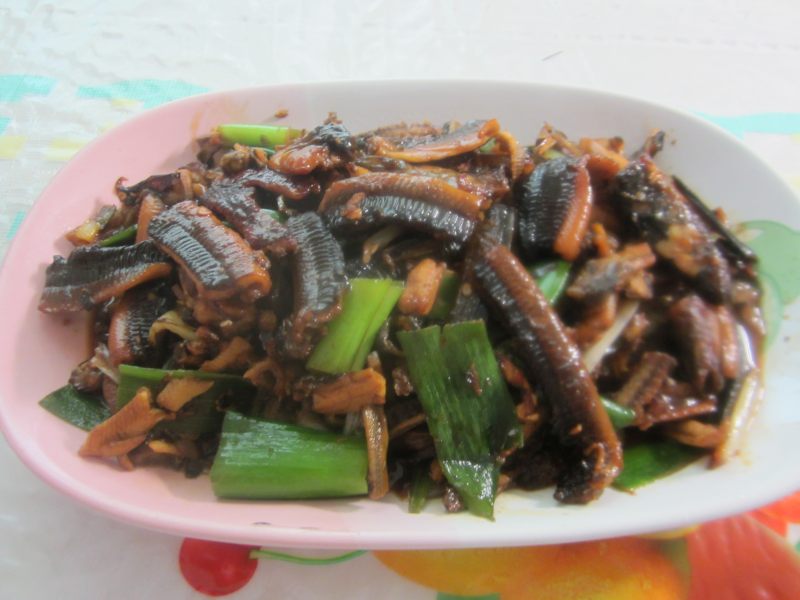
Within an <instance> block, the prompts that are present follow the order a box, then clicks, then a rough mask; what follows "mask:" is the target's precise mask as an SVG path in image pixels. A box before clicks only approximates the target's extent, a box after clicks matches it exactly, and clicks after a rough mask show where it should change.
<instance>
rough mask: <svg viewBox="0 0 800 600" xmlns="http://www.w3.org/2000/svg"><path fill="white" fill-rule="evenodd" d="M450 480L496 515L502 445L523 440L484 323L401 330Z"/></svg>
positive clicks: (473, 503) (476, 505)
mask: <svg viewBox="0 0 800 600" xmlns="http://www.w3.org/2000/svg"><path fill="white" fill-rule="evenodd" d="M398 339H399V341H400V345H401V346H402V347H403V350H404V352H405V355H406V359H407V361H408V370H409V375H410V376H411V381H412V382H413V383H414V387H415V388H416V390H417V393H418V395H419V399H420V402H421V403H422V406H423V408H424V409H425V413H426V415H427V420H428V427H429V428H430V430H431V434H432V435H433V438H434V440H435V442H436V454H437V456H438V458H439V463H440V464H441V466H442V470H443V472H444V474H445V477H447V480H448V481H449V482H450V484H451V485H452V486H453V487H454V488H455V489H456V490H458V492H459V494H460V495H461V497H462V498H463V499H464V502H465V503H466V505H467V508H468V509H469V510H470V511H471V512H472V513H474V514H476V515H479V516H483V517H487V518H492V517H493V514H494V500H495V496H496V495H497V478H498V474H499V465H498V460H497V456H498V454H499V452H501V451H502V450H505V449H508V448H512V447H514V446H517V445H519V443H520V442H521V437H520V436H521V431H520V428H519V424H518V422H517V417H516V414H515V412H514V403H513V401H512V399H511V395H510V394H509V392H508V388H507V387H506V383H505V380H504V379H503V377H502V375H501V373H500V368H499V366H498V365H497V359H496V358H495V355H494V351H493V350H492V345H491V343H490V342H489V336H488V335H487V333H486V326H485V324H484V323H483V321H467V322H464V323H457V324H454V325H446V326H445V327H444V328H440V327H438V326H433V327H427V328H425V329H420V330H417V331H403V332H399V333H398Z"/></svg>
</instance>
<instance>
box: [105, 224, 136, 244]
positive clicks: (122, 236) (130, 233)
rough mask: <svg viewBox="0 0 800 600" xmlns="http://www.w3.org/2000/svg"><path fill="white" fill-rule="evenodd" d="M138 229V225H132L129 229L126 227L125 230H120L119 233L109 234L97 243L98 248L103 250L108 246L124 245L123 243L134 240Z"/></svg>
mask: <svg viewBox="0 0 800 600" xmlns="http://www.w3.org/2000/svg"><path fill="white" fill-rule="evenodd" d="M138 229H139V227H138V225H136V223H134V224H133V225H131V226H130V227H126V228H125V229H120V230H119V231H117V232H115V233H113V234H111V235H110V236H108V237H107V238H103V239H102V240H100V241H99V242H97V245H98V246H103V247H104V248H106V247H108V246H119V245H120V244H124V243H125V242H129V241H131V240H133V239H135V238H136V231H137V230H138Z"/></svg>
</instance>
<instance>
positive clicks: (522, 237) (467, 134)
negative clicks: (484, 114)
mask: <svg viewBox="0 0 800 600" xmlns="http://www.w3.org/2000/svg"><path fill="white" fill-rule="evenodd" d="M197 143H198V145H199V152H198V153H197V160H196V161H195V162H192V163H191V164H188V165H186V166H184V167H182V168H180V169H178V170H177V171H175V172H174V173H166V174H157V175H152V176H150V177H147V178H146V179H144V180H143V181H140V182H138V183H135V184H133V185H129V184H128V182H127V181H126V180H125V179H119V180H118V181H117V183H116V185H115V187H114V191H115V193H116V196H117V197H118V199H119V202H118V203H117V204H115V205H113V206H104V207H103V208H102V209H100V211H99V212H98V213H97V214H96V215H94V216H93V217H91V218H89V219H88V220H87V221H85V222H84V223H82V224H80V225H78V226H77V227H76V228H75V229H73V230H72V231H70V232H69V233H67V236H66V237H67V239H68V240H69V241H70V242H71V243H72V244H73V245H74V249H73V250H72V251H71V252H70V253H69V255H68V256H66V257H60V256H58V257H56V258H55V259H54V261H53V263H52V264H51V265H50V266H49V267H47V270H46V276H45V283H44V290H43V292H42V296H41V301H40V304H39V309H40V310H41V311H43V312H45V313H64V312H67V313H69V312H76V311H88V314H89V320H90V323H91V338H92V347H91V351H90V354H91V356H88V357H87V359H86V360H85V361H84V362H82V363H81V364H79V365H78V366H77V367H76V368H75V370H74V371H73V372H72V374H71V376H70V378H69V382H68V384H67V385H66V386H64V387H62V388H60V389H59V390H57V391H55V392H53V393H52V394H50V395H49V396H47V397H46V398H45V399H44V400H43V401H42V404H43V406H44V407H45V408H47V409H48V410H50V411H51V412H53V413H55V414H56V415H58V416H60V417H61V418H63V419H64V420H66V421H68V422H70V423H72V424H74V425H77V426H79V427H81V428H83V429H85V430H86V431H87V432H88V434H87V436H86V439H85V442H84V443H83V445H82V446H81V447H80V450H79V452H80V454H81V456H85V457H97V458H103V459H107V460H110V461H112V462H114V463H115V464H116V465H118V467H120V468H122V469H136V468H142V467H148V466H162V467H163V466H166V467H170V468H174V469H178V470H181V471H183V472H184V473H185V474H186V476H188V477H196V476H199V475H202V474H206V473H208V474H210V480H211V485H212V486H213V489H214V492H215V494H216V495H217V496H218V497H220V498H250V499H276V498H280V499H304V498H326V497H348V496H359V495H368V496H369V497H370V498H372V499H380V498H382V497H384V496H385V495H387V494H389V493H390V492H392V491H394V492H395V493H396V494H398V495H399V496H400V497H402V498H408V503H409V510H410V511H412V512H418V511H420V510H421V509H422V507H423V506H424V505H425V503H426V502H428V501H429V500H430V499H433V498H439V499H440V501H441V502H443V503H444V506H445V508H446V509H447V510H448V511H450V512H455V511H459V510H469V511H470V512H472V513H474V514H476V515H479V516H483V517H488V518H491V517H492V516H493V511H494V503H495V498H496V496H497V494H499V493H500V492H502V491H504V490H507V489H523V490H530V489H538V488H544V487H551V486H554V488H555V498H556V499H557V500H558V501H560V502H564V503H576V504H584V503H587V502H590V501H592V500H594V499H596V498H598V497H599V496H600V495H601V494H602V493H603V491H604V490H605V489H606V488H607V487H609V486H614V487H617V488H619V489H623V490H632V489H635V488H637V487H639V486H641V485H644V484H646V483H649V482H650V481H652V480H654V479H656V478H658V477H662V476H664V475H668V474H670V473H672V472H674V471H676V470H677V469H679V468H682V467H684V466H686V465H688V464H690V463H692V462H694V461H696V460H697V459H698V458H700V457H702V456H706V459H707V461H708V464H709V466H711V467H714V466H718V465H720V464H722V463H724V462H725V461H726V460H728V459H729V458H730V457H731V456H733V455H734V454H735V453H736V452H737V450H738V448H739V447H740V445H741V441H742V437H743V435H744V432H745V429H746V426H747V423H748V421H749V420H750V417H751V416H752V414H753V412H754V411H755V409H756V406H757V404H758V400H759V397H760V389H761V385H760V380H761V375H760V364H759V355H760V352H759V349H760V347H761V343H762V339H763V337H764V323H763V319H762V314H761V308H760V297H761V293H760V289H759V286H758V281H757V279H756V275H755V273H756V259H755V256H754V255H753V253H752V252H751V251H750V250H749V249H748V248H747V247H746V246H745V245H743V244H742V243H741V242H740V241H739V240H738V239H737V238H736V236H735V235H734V234H733V233H732V232H731V230H730V229H729V227H728V224H727V223H726V217H725V215H724V213H722V211H720V210H712V209H710V208H708V207H707V206H706V205H705V204H704V203H703V201H702V200H701V199H700V198H698V197H697V195H695V194H694V193H693V192H692V191H691V190H690V189H689V188H688V187H687V186H686V185H685V184H684V183H683V182H682V181H681V180H679V179H678V178H677V177H674V176H672V175H670V174H668V173H665V172H664V171H663V170H662V169H661V168H660V167H659V166H658V163H657V154H658V153H659V151H660V150H661V148H662V146H663V144H664V134H663V133H661V132H655V133H653V134H652V135H651V136H650V137H648V138H647V139H646V140H644V143H643V145H642V146H641V147H640V148H636V149H634V150H633V151H629V150H628V149H626V148H625V146H624V142H623V140H622V139H620V138H616V137H615V138H604V139H596V138H581V139H578V140H577V141H575V140H574V139H569V138H568V137H567V136H566V135H565V134H564V133H562V132H560V131H558V130H556V129H554V128H553V127H551V126H549V125H545V126H544V127H543V128H542V129H541V131H540V133H539V134H538V138H537V139H536V140H535V141H534V143H533V144H532V145H528V146H526V145H524V144H523V143H520V142H519V141H517V139H515V137H514V136H513V135H512V134H511V133H510V132H508V131H506V130H504V129H503V128H502V127H501V125H500V123H499V122H498V121H497V120H496V119H489V120H474V121H468V122H466V123H461V124H459V123H457V122H449V123H446V124H444V125H443V126H441V127H439V126H435V125H431V124H429V123H415V124H404V123H401V124H397V125H391V126H387V127H381V128H379V129H375V130H372V131H368V132H366V133H361V134H353V133H351V132H350V131H349V130H348V129H347V127H346V126H345V125H344V124H343V123H342V122H340V121H339V120H338V119H337V117H336V116H335V115H331V116H330V117H329V118H328V119H327V120H326V121H325V122H324V123H323V124H322V125H320V126H318V127H316V128H314V129H311V130H309V131H300V130H296V129H292V128H288V127H278V126H264V125H221V126H219V127H218V128H217V129H216V130H215V131H214V132H212V134H211V135H210V136H209V137H206V138H204V139H200V140H198V141H197Z"/></svg>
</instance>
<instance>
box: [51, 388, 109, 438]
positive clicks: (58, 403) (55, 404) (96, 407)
mask: <svg viewBox="0 0 800 600" xmlns="http://www.w3.org/2000/svg"><path fill="white" fill-rule="evenodd" d="M39 405H40V406H41V407H42V408H44V409H45V410H47V411H49V412H51V413H52V414H54V415H55V416H57V417H58V418H59V419H61V420H62V421H66V422H67V423H69V424H70V425H74V426H75V427H80V428H81V429H83V430H84V431H89V430H91V429H93V428H94V427H95V426H96V425H99V424H100V423H102V422H103V421H105V420H106V419H107V418H108V417H110V416H111V411H109V410H108V407H107V406H106V405H105V404H104V403H103V401H102V400H101V399H100V398H97V397H95V396H91V395H89V394H84V393H83V392H79V391H78V390H76V389H75V388H74V387H72V386H71V385H65V386H64V387H62V388H58V389H57V390H56V391H54V392H51V393H49V394H47V396H45V397H44V398H42V399H41V400H40V401H39Z"/></svg>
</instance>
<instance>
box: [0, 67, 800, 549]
mask: <svg viewBox="0 0 800 600" xmlns="http://www.w3.org/2000/svg"><path fill="white" fill-rule="evenodd" d="M278 109H288V111H289V117H288V119H286V120H285V122H286V123H291V124H293V125H295V126H300V127H311V126H314V125H316V124H318V123H320V122H321V121H322V120H323V119H324V118H325V117H326V116H327V114H328V112H329V111H335V112H337V113H338V114H339V116H340V117H341V118H342V119H343V120H344V122H345V123H346V124H347V126H348V127H349V128H350V129H351V130H353V131H360V130H365V129H368V128H371V127H375V126H378V125H383V124H388V123H392V122H396V121H401V120H405V121H414V120H422V119H429V120H431V121H433V122H434V123H436V122H445V121H446V120H449V119H459V120H466V119H469V118H478V117H481V118H488V117H497V118H499V119H500V121H501V123H502V124H503V126H504V127H505V128H506V129H509V130H510V131H512V132H513V133H514V134H515V135H516V136H517V137H518V139H520V140H522V141H533V140H534V139H535V137H536V134H537V132H538V130H539V128H540V126H541V124H542V122H543V121H545V120H546V121H548V122H550V123H553V124H555V125H556V126H557V127H558V128H560V129H562V130H563V131H565V132H566V133H567V134H569V135H570V136H571V137H579V136H592V137H594V136H611V135H621V136H623V137H624V138H625V140H626V142H627V143H628V147H629V148H633V147H636V146H637V145H638V144H640V143H641V142H642V140H643V139H644V137H645V136H646V134H647V133H648V132H649V131H650V130H651V129H653V128H662V129H664V130H666V132H667V133H668V134H669V136H670V140H671V141H672V142H673V143H670V144H668V145H667V147H666V149H665V150H664V152H663V154H662V155H660V157H659V163H660V164H661V165H662V166H663V167H665V168H666V169H667V170H670V171H672V172H675V173H677V174H679V175H680V176H681V177H682V178H683V180H684V181H686V182H687V183H688V185H689V186H690V187H692V188H693V189H694V190H695V191H697V192H698V193H699V194H700V195H701V196H702V197H704V198H706V199H708V200H709V201H710V203H712V204H714V205H719V206H722V207H724V208H725V210H726V212H727V213H728V215H729V216H730V217H731V218H732V219H734V220H736V221H739V222H748V223H749V231H747V232H745V233H746V234H747V235H749V236H751V237H754V238H755V240H754V244H755V245H756V246H757V247H758V249H759V250H760V251H761V252H762V255H763V258H764V263H763V267H762V268H763V270H764V272H765V273H766V274H767V282H768V284H769V285H768V286H767V292H768V293H767V303H768V307H769V309H770V311H771V315H772V317H773V321H772V323H773V326H772V335H771V339H772V344H771V348H770V351H769V355H768V366H767V377H766V402H765V405H764V407H763V409H762V410H761V412H760V414H759V417H758V419H757V422H756V423H755V425H754V427H753V430H752V433H751V434H750V436H749V440H748V444H747V446H746V448H745V450H744V452H743V453H742V455H741V456H740V457H739V458H737V459H736V460H734V461H733V462H731V463H730V464H728V465H726V466H725V467H723V468H720V469H716V470H713V471H709V470H706V469H705V468H704V466H702V465H700V464H698V465H695V466H692V467H690V468H688V469H686V470H684V471H681V472H680V473H678V474H676V475H674V476H672V477H669V478H667V479H664V480H662V481H660V482H658V483H656V484H653V485H651V486H649V487H646V488H643V489H642V490H641V491H639V492H637V493H636V494H635V495H630V494H624V493H620V492H616V491H613V490H609V491H607V492H606V493H605V494H604V495H603V497H602V498H601V499H600V500H599V501H597V502H594V503H592V504H590V505H588V506H560V505H558V504H556V503H555V502H554V501H553V499H552V490H545V491H541V492H537V493H521V492H511V493H506V494H502V495H501V496H500V497H499V499H498V502H497V509H496V520H495V521H494V522H491V521H487V520H483V519H479V518H476V517H473V516H470V515H469V514H456V515H448V514H444V513H443V511H442V510H441V509H440V507H439V503H438V502H432V503H430V506H429V507H428V508H427V509H426V511H425V512H423V513H422V514H419V515H411V514H408V513H407V511H406V507H405V503H404V502H402V501H399V500H398V499H396V498H393V497H390V498H386V499H385V500H383V501H381V502H372V501H368V500H335V501H317V502H220V501H217V500H216V499H215V498H214V496H213V494H212V493H211V486H210V484H209V481H208V479H207V478H206V477H200V478H198V479H192V480H190V479H186V478H184V477H183V476H182V475H180V474H178V473H172V472H168V471H166V470H161V469H139V470H137V471H134V472H131V473H127V472H122V471H119V470H117V469H115V468H112V467H110V466H108V465H106V464H102V463H100V462H95V461H90V460H84V459H81V458H79V457H78V455H77V449H78V447H79V446H80V444H81V442H82V439H83V433H82V432H81V431H79V430H77V429H74V428H72V427H70V426H69V425H67V424H65V423H63V422H61V421H59V420H58V419H56V418H55V417H53V416H52V415H50V414H49V413H47V412H45V411H44V410H42V409H41V408H40V407H39V406H38V404H37V402H38V400H39V399H40V398H41V397H42V396H44V395H45V394H46V393H48V392H50V391H51V390H53V389H55V388H57V387H60V386H61V385H63V384H64V382H65V381H66V380H67V377H68V375H69V373H70V370H71V369H72V368H73V366H74V365H76V364H77V363H78V362H79V361H81V360H83V359H84V358H85V353H86V348H85V344H84V339H85V335H84V329H83V327H82V323H81V321H80V320H79V319H73V318H70V319H64V318H56V317H53V316H48V315H43V314H41V313H39V312H38V311H37V310H36V304H37V299H38V296H39V293H40V290H41V288H42V283H43V280H44V269H45V266H46V265H47V264H49V263H50V261H51V259H52V256H53V255H54V254H63V253H66V252H68V250H69V248H68V246H67V244H66V243H65V242H64V241H63V234H64V232H65V231H66V229H67V228H68V226H74V225H75V224H77V223H79V222H81V221H82V220H83V219H84V218H86V217H87V216H88V215H89V214H91V213H92V212H93V210H94V209H95V208H96V206H98V205H100V204H102V203H109V202H113V201H114V195H113V193H112V187H113V184H114V181H115V180H116V179H117V178H118V177H119V176H125V177H127V178H128V179H129V180H130V181H137V180H139V179H141V178H144V177H146V176H147V175H150V174H152V173H160V172H164V171H168V170H171V169H174V168H175V167H178V166H180V165H182V164H184V163H186V162H188V161H190V160H192V159H193V154H194V147H193V143H192V140H193V139H194V138H196V137H197V136H199V135H203V134H206V133H207V132H208V131H209V130H210V129H211V128H212V127H214V126H215V125H217V124H219V123H222V122H248V121H249V122H264V121H268V120H269V119H271V118H272V115H274V113H275V112H276V111H277V110H278ZM799 226H800V205H798V203H797V201H796V198H795V197H794V195H793V193H792V192H791V190H790V189H789V188H788V187H787V186H786V185H785V184H784V183H783V182H782V181H781V180H780V178H779V177H778V176H777V175H775V174H774V173H773V172H772V171H771V170H770V169H769V168H768V167H767V166H766V165H765V164H764V163H763V162H762V161H761V160H760V159H758V158H757V157H756V156H754V155H753V154H752V153H751V152H750V151H748V150H747V149H746V148H745V147H744V146H743V145H742V144H741V143H740V142H739V141H737V140H736V139H735V138H733V137H731V136H729V135H728V134H726V133H724V132H723V131H721V130H719V129H717V128H716V127H714V126H712V125H710V124H708V123H706V122H704V121H702V120H700V119H698V118H695V117H693V116H691V115H688V114H684V113H681V112H677V111H675V110H671V109H668V108H664V107H661V106H658V105H656V104H652V103H649V102H643V101H640V100H635V99H632V98H626V97H621V96H615V95H610V94H606V93H600V92H595V91H588V90H581V89H571V88H561V87H552V86H543V85H535V84H526V83H499V82H468V81H463V82H445V81H439V82H381V83H367V82H363V83H326V84H308V85H288V86H279V87H262V88H252V89H245V90H240V91H233V92H223V93H217V94H209V95H204V96H196V97H192V98H188V99H186V100H181V101H178V102H174V103H172V104H168V105H165V106H162V107H160V108H157V109H155V110H152V111H149V112H146V113H143V114H141V115H139V116H137V117H136V118H134V119H132V120H130V121H128V122H126V123H124V124H122V125H121V126H119V127H117V128H116V129H114V130H113V131H111V132H109V133H108V134H106V135H104V136H103V137H101V138H100V139H98V140H97V141H95V142H94V143H93V144H91V145H89V146H88V147H87V148H86V149H84V150H83V151H82V152H81V153H80V154H79V155H78V156H76V157H75V158H74V159H73V160H72V162H70V163H69V164H68V165H67V166H66V167H65V168H64V169H63V170H62V171H61V172H60V173H59V174H58V176H57V177H56V178H55V179H54V180H53V182H52V183H51V184H50V185H49V187H48V188H47V189H46V190H45V192H44V193H43V194H42V196H41V198H40V199H39V201H38V202H37V204H36V205H35V207H34V208H33V210H32V211H31V213H30V215H29V216H28V218H27V219H26V221H25V223H24V224H23V225H22V227H21V228H20V230H19V233H18V234H17V236H16V239H15V240H14V243H13V245H12V247H11V249H10V250H9V252H8V255H7V257H6V260H5V264H4V266H3V270H2V273H1V274H0V315H2V317H3V319H4V322H5V326H4V329H3V335H2V339H0V422H1V423H2V427H3V430H4V432H5V435H6V436H7V438H8V440H9V442H10V444H11V446H12V447H13V448H14V450H15V451H16V452H17V453H18V454H19V456H20V457H21V458H22V460H23V461H24V462H25V463H26V464H27V465H28V466H29V467H30V468H31V469H32V470H33V471H35V472H36V473H37V474H38V475H39V476H41V477H42V478H43V479H44V480H46V481H47V482H48V483H50V484H51V485H53V486H54V487H56V488H57V489H58V490H60V491H62V492H64V493H65V494H67V495H68V496H70V497H72V498H74V499H75V500H77V501H79V502H82V503H84V504H86V505H89V506H91V507H93V508H95V509H97V510H99V511H101V512H103V513H105V514H108V515H111V516H113V517H116V518H118V519H121V520H123V521H127V522H129V523H133V524H136V525H140V526H144V527H149V528H153V529H157V530H162V531H167V532H172V533H176V534H180V535H184V536H195V537H201V538H207V539H219V540H227V541H233V542H241V543H248V544H259V545H273V546H307V547H317V548H326V547H327V548H333V547H339V548H430V547H440V548H444V547H466V546H501V545H518V544H526V545H534V544H548V543H558V542H571V541H578V540H588V539H595V538H603V537H611V536H618V535H625V534H633V533H642V532H648V531H656V530H663V529H668V528H674V527H680V526H684V525H687V524H691V523H696V522H699V521H703V520H708V519H712V518H715V517H721V516H724V515H727V514H730V513H735V512H739V511H743V510H746V509H749V508H752V507H755V506H757V505H760V504H764V503H766V502H768V501H770V500H773V499H775V498H777V497H779V496H781V495H783V494H786V493H788V492H791V491H794V490H795V489H797V488H799V487H800V469H798V468H797V462H798V461H797V459H798V448H800V444H798V441H797V440H798V439H800V402H798V401H797V399H798V398H799V397H800V378H798V376H797V365H796V360H795V357H796V355H797V349H798V345H800V338H798V337H797V329H798V322H799V321H800V319H798V316H799V312H798V308H797V306H795V305H792V304H791V301H792V300H794V298H795V297H796V296H797V294H798V287H799V286H798V285H797V284H798V282H797V273H796V264H797V263H796V262H795V261H796V257H797V256H798V242H797V234H796V232H795V229H796V228H798V227H799ZM793 257H794V258H793ZM778 325H779V327H780V331H779V332H778Z"/></svg>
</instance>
